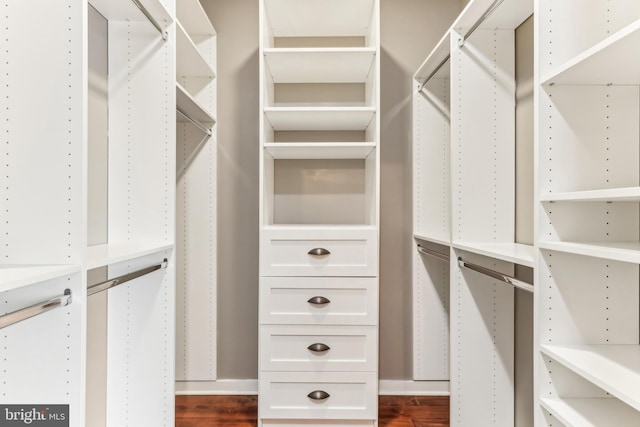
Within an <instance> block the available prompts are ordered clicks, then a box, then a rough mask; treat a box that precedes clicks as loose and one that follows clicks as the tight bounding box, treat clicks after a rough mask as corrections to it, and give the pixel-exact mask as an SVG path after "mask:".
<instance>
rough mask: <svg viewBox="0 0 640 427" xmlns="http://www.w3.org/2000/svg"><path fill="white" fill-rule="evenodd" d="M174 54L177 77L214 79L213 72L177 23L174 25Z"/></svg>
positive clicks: (214, 74)
mask: <svg viewBox="0 0 640 427" xmlns="http://www.w3.org/2000/svg"><path fill="white" fill-rule="evenodd" d="M176 52H177V55H178V60H177V61H176V72H177V74H178V76H189V77H208V78H211V79H214V78H215V76H216V73H215V71H214V70H213V68H211V65H209V63H208V62H207V61H206V60H205V59H204V58H203V57H202V55H201V54H200V52H199V51H198V48H197V47H196V45H195V44H194V43H193V40H191V37H189V35H188V34H187V32H186V31H185V29H184V27H183V26H182V25H181V24H180V22H177V25H176Z"/></svg>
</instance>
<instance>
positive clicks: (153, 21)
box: [131, 0, 169, 41]
mask: <svg viewBox="0 0 640 427" xmlns="http://www.w3.org/2000/svg"><path fill="white" fill-rule="evenodd" d="M131 1H132V2H133V4H135V5H136V7H137V8H138V9H140V12H142V14H143V15H144V16H146V17H147V19H148V20H149V22H151V24H152V25H153V26H154V27H156V29H157V30H158V32H160V34H161V35H162V40H164V41H167V39H168V38H169V33H167V32H166V31H165V30H164V29H163V28H162V27H161V26H160V24H158V21H156V19H155V18H154V17H153V15H151V13H149V10H148V9H147V8H146V7H144V5H143V4H142V3H140V1H139V0H131Z"/></svg>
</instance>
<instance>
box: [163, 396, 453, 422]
mask: <svg viewBox="0 0 640 427" xmlns="http://www.w3.org/2000/svg"><path fill="white" fill-rule="evenodd" d="M257 414H258V398H257V397H256V396H176V427H217V426H224V427H255V426H256V424H257V423H256V417H257ZM379 420H380V422H379V426H380V427H448V426H449V398H448V397H431V396H380V400H379Z"/></svg>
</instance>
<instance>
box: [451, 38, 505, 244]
mask: <svg viewBox="0 0 640 427" xmlns="http://www.w3.org/2000/svg"><path fill="white" fill-rule="evenodd" d="M514 52H515V46H514V33H513V31H506V30H505V31H490V30H477V31H476V32H475V34H474V37H473V40H469V41H467V43H466V44H465V45H464V47H462V48H459V47H457V45H454V46H452V56H451V66H452V68H455V69H457V70H458V71H457V76H452V78H451V116H452V123H454V125H453V126H452V128H451V142H452V149H451V164H452V174H451V187H452V190H453V192H452V193H453V194H452V200H451V205H452V209H453V212H452V217H453V218H455V221H454V222H453V224H452V228H453V232H452V238H453V240H457V241H472V242H488V241H491V242H501V243H502V242H513V241H514V230H515V215H514V212H515V200H514V192H515V183H514V181H515V179H514V177H515V165H514V158H515V143H514V139H515V114H514V113H515V108H514V106H515V80H514V61H515V54H514Z"/></svg>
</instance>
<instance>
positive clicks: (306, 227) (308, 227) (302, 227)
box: [262, 224, 376, 231]
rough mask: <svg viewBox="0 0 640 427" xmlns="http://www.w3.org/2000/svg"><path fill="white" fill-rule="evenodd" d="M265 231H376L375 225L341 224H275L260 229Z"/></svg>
mask: <svg viewBox="0 0 640 427" xmlns="http://www.w3.org/2000/svg"><path fill="white" fill-rule="evenodd" d="M262 229H263V230H265V231H281V230H299V231H327V230H338V231H340V230H344V231H348V230H357V231H364V230H376V226H375V225H365V224H360V225H358V224H354V225H350V224H349V225H341V224H331V225H324V224H275V225H265V226H263V227H262Z"/></svg>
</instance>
